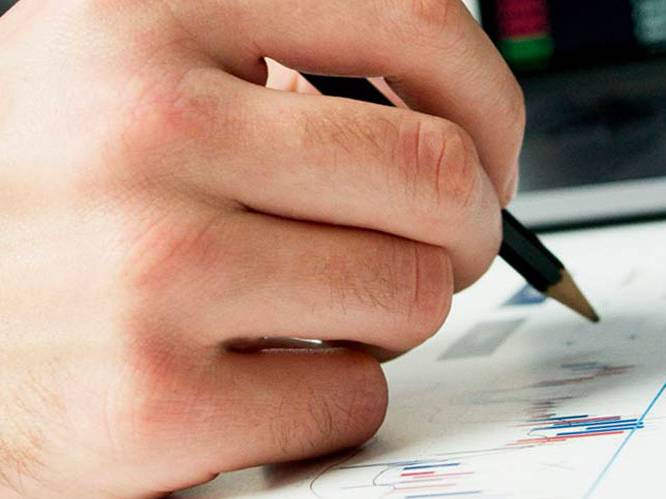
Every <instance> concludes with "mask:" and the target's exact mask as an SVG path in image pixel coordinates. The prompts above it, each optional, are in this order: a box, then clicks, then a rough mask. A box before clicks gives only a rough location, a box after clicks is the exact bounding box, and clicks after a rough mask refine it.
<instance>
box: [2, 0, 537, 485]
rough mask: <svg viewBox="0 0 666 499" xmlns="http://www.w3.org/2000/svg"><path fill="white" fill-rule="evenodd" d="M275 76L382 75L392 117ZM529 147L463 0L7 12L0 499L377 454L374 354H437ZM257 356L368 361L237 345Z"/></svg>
mask: <svg viewBox="0 0 666 499" xmlns="http://www.w3.org/2000/svg"><path fill="white" fill-rule="evenodd" d="M368 26H371V27H372V29H368ZM264 58H271V59H273V60H275V61H278V62H279V63H281V64H283V65H285V66H288V67H290V68H293V69H296V70H300V71H310V72H318V73H327V74H338V75H356V76H367V77H384V78H385V80H382V82H384V81H385V82H386V83H384V85H385V87H386V86H387V87H389V88H390V89H391V90H392V91H394V92H395V94H394V95H397V96H399V97H396V98H399V100H400V101H402V102H403V104H404V106H403V108H401V109H389V108H384V107H379V106H374V105H369V104H364V103H359V102H353V101H347V100H342V99H335V98H328V97H323V96H319V95H313V94H311V92H312V89H308V88H307V86H305V85H304V84H303V82H300V83H299V82H298V81H297V80H296V79H295V77H294V73H289V72H287V71H286V70H285V69H284V68H282V67H281V66H279V65H277V64H274V65H273V66H272V67H273V69H274V71H272V75H271V78H272V86H274V87H278V88H279V89H281V90H278V89H275V88H274V89H269V88H266V87H265V84H266V79H267V74H268V72H267V66H266V63H265V62H264ZM285 89H292V90H302V91H305V92H301V93H298V92H287V91H284V90H285ZM406 106H409V109H408V108H407V107H406ZM523 128H524V109H523V101H522V95H521V92H520V89H519V87H518V85H517V83H516V82H515V80H514V79H513V77H512V76H511V74H510V72H509V71H508V69H507V68H506V66H505V65H504V63H503V62H502V60H501V58H500V56H499V55H498V54H497V53H496V51H495V49H494V48H493V46H492V44H491V43H490V42H489V40H488V39H487V38H486V37H485V35H484V34H483V33H482V31H481V30H480V28H479V27H478V26H477V25H476V23H475V22H474V21H473V19H472V18H471V16H470V15H469V14H468V13H467V11H466V10H465V9H464V7H463V6H462V4H461V3H459V2H458V1H457V0H418V1H417V0H363V1H360V2H359V0H328V1H326V2H321V1H319V0H279V1H278V0H253V1H252V2H249V1H242V0H198V1H196V2H195V1H185V0H140V1H137V0H68V1H62V0H21V1H20V2H19V3H18V4H17V6H16V7H14V8H13V9H12V10H10V11H9V13H8V14H6V15H5V16H3V17H2V18H0V150H1V151H2V154H0V185H1V186H2V195H1V196H0V229H1V230H0V254H1V255H2V258H0V282H1V283H2V286H0V415H2V416H1V417H0V496H1V497H3V498H15V497H21V498H23V497H30V498H32V497H35V498H37V497H38V498H51V497H54V498H56V497H57V498H61V497H70V498H78V497H81V498H90V497H96V498H116V497H123V498H144V497H158V496H161V495H165V494H167V493H168V492H169V491H174V490H178V489H181V488H184V487H187V486H190V485H194V484H198V483H202V482H205V481H207V480H210V479H211V478H213V477H214V476H215V475H216V474H218V473H221V472H224V471H228V470H235V469H239V468H243V467H248V466H252V465H257V464H263V463H274V462H282V461H290V460H296V459H302V458H307V457H311V456H315V455H319V454H324V453H327V452H330V451H334V450H337V449H341V448H346V447H350V446H355V445H358V444H360V443H362V442H364V441H366V440H367V439H368V438H370V437H371V436H372V435H373V434H374V433H375V432H376V431H377V429H378V427H379V426H380V424H381V422H382V420H383V417H384V413H385V411H386V406H387V386H386V382H385V379H384V376H383V374H382V370H381V367H380V364H379V362H378V361H377V359H376V358H375V357H373V356H372V355H370V354H368V353H367V352H368V351H372V352H383V355H385V356H386V357H390V356H393V355H398V354H400V353H403V352H405V351H408V350H409V349H411V348H413V347H415V346H417V345H419V344H420V343H422V342H423V341H425V340H426V339H427V338H429V337H430V336H431V335H432V334H433V333H434V332H435V331H437V330H438V329H439V327H440V326H441V324H442V322H443V321H444V319H445V317H446V315H447V313H448V311H449V307H450V303H451V296H452V293H453V292H454V291H455V290H459V289H462V288H464V287H466V286H468V285H470V284H471V283H472V282H474V281H475V280H476V279H478V278H479V277H480V276H481V275H482V274H483V273H484V272H485V270H486V269H487V268H488V266H489V265H490V263H491V261H492V260H493V258H494V256H495V255H496V252H497V249H498V246H499V243H500V207H501V206H503V205H506V204H507V203H508V202H509V200H510V199H511V197H512V195H513V192H514V190H515V185H516V181H517V157H518V153H519V149H520V144H521V140H522V135H523ZM258 337H271V338H281V337H298V338H314V339H322V340H331V341H334V342H342V343H333V344H335V345H367V346H368V347H367V348H330V349H325V350H297V349H270V350H262V351H252V352H249V353H248V352H245V353H239V352H238V351H235V350H233V349H230V348H227V347H228V346H229V345H231V344H233V342H234V341H235V340H237V339H248V338H250V339H251V338H258Z"/></svg>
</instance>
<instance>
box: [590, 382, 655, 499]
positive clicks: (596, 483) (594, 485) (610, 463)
mask: <svg viewBox="0 0 666 499" xmlns="http://www.w3.org/2000/svg"><path fill="white" fill-rule="evenodd" d="M665 390H666V383H664V384H663V385H661V388H660V389H659V391H658V392H657V394H656V395H655V396H654V397H653V399H652V400H651V401H650V403H649V404H648V406H647V407H646V408H645V411H643V414H641V417H640V418H638V422H637V425H638V424H639V423H643V420H644V419H645V418H646V417H647V415H648V414H649V413H650V411H651V410H652V408H653V407H654V405H655V404H656V403H657V400H659V397H661V395H662V394H663V393H664V391H665ZM634 433H636V428H634V429H632V430H631V431H630V432H629V433H628V434H627V436H626V438H625V439H624V440H623V441H622V443H621V444H620V446H619V447H618V448H617V449H616V451H615V452H614V453H613V455H612V456H611V458H610V460H609V461H608V463H606V466H604V469H603V470H601V473H599V476H598V477H597V478H596V480H594V482H593V483H592V485H591V486H590V488H589V489H588V491H587V492H586V493H585V495H584V496H583V499H589V498H590V497H592V494H594V492H595V491H596V490H597V487H599V484H600V483H601V480H603V479H604V477H605V476H606V474H607V473H608V470H609V469H610V468H611V466H613V463H615V461H616V460H617V458H618V456H619V455H620V453H621V452H622V449H624V448H625V446H626V445H627V442H629V440H630V439H631V437H633V436H634Z"/></svg>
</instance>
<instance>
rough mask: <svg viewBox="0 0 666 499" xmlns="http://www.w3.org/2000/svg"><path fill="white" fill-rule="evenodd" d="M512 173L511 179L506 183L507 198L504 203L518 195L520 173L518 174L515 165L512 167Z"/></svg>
mask: <svg viewBox="0 0 666 499" xmlns="http://www.w3.org/2000/svg"><path fill="white" fill-rule="evenodd" d="M514 171H515V172H516V173H514V175H513V176H512V177H511V180H509V183H508V184H507V189H506V191H505V192H506V193H507V194H508V198H507V199H506V204H509V203H510V202H511V201H513V200H514V199H516V196H517V195H518V188H519V186H520V175H519V174H518V171H519V168H518V167H516V168H514Z"/></svg>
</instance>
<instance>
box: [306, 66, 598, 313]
mask: <svg viewBox="0 0 666 499" xmlns="http://www.w3.org/2000/svg"><path fill="white" fill-rule="evenodd" d="M303 76H304V78H305V79H306V80H308V81H309V82H310V83H311V84H312V85H313V86H314V87H315V88H317V89H318V90H319V91H320V92H321V93H322V94H324V95H329V96H334V97H344V98H348V99H355V100H360V101H365V102H370V103H373V104H381V105H385V106H393V103H392V102H391V101H390V100H389V99H388V98H387V97H386V96H385V95H384V94H382V93H381V92H380V91H379V90H378V89H377V88H376V87H375V86H374V85H373V84H372V83H370V82H369V81H368V80H367V79H365V78H348V77H331V76H319V75H303ZM502 227H503V240H502V246H501V249H500V253H499V254H500V256H501V257H502V258H503V259H504V260H505V261H506V262H507V263H508V264H509V265H510V266H511V267H513V268H514V269H515V270H516V271H517V272H518V273H519V274H520V275H522V276H523V277H524V278H525V280H527V282H528V283H530V285H532V287H534V288H535V289H537V290H538V291H540V292H541V293H543V294H545V295H546V296H549V297H551V298H553V299H555V300H557V301H558V302H560V303H562V304H563V305H565V306H566V307H568V308H570V309H572V310H574V311H575V312H578V313H579V314H580V315H582V316H583V317H585V318H587V319H589V320H590V321H592V322H599V316H598V315H597V313H596V312H595V311H594V309H593V308H592V305H590V302H589V301H588V300H587V298H585V295H583V293H582V292H581V291H580V289H579V288H578V286H577V285H576V283H575V281H574V280H573V278H572V276H571V274H570V273H569V272H568V271H567V270H566V268H565V267H564V265H563V264H562V262H560V260H559V259H558V258H557V257H556V256H555V255H554V254H553V253H552V252H551V251H550V250H549V249H548V248H546V246H544V245H543V243H541V241H540V240H539V238H538V237H537V235H536V234H535V233H534V232H532V231H530V230H528V229H527V228H526V227H524V226H523V225H522V224H521V223H520V222H519V221H518V220H517V219H516V218H515V217H514V216H513V215H511V213H509V212H508V211H507V210H503V211H502Z"/></svg>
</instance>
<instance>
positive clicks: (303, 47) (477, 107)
mask: <svg viewBox="0 0 666 499" xmlns="http://www.w3.org/2000/svg"><path fill="white" fill-rule="evenodd" d="M170 3H171V4H172V6H173V10H174V12H175V13H176V15H177V17H179V19H181V21H182V23H183V24H184V25H186V26H187V27H189V29H190V31H191V32H192V33H195V36H197V38H198V40H199V42H200V43H201V44H202V46H204V47H206V50H208V51H209V52H211V53H214V54H217V55H219V57H220V58H221V59H223V60H224V61H225V63H226V67H228V68H230V69H231V70H232V71H234V72H235V73H236V74H238V75H243V74H247V72H248V70H247V68H248V67H252V66H256V65H257V64H258V61H260V60H261V58H262V57H264V56H265V57H271V58H273V59H275V60H277V61H279V62H281V63H284V64H286V65H287V66H289V67H292V68H294V69H298V70H303V71H309V72H314V73H325V74H340V75H355V76H386V77H387V81H388V82H389V83H390V84H391V85H392V86H393V88H394V89H396V90H397V91H398V93H399V94H400V96H401V97H402V98H403V99H404V100H405V101H406V102H407V103H408V104H409V105H410V106H412V107H413V108H414V109H417V110H420V111H424V112H427V113H430V114H434V115H439V116H443V117H446V118H447V119H449V120H451V121H453V122H456V123H458V124H459V125H460V126H462V127H463V128H464V129H465V130H467V131H468V132H469V133H470V134H471V136H472V137H473V139H474V141H475V142H476V144H477V146H478V150H479V153H480V157H481V160H482V163H483V165H484V166H485V168H486V169H487V171H488V175H489V177H490V179H491V180H492V182H493V184H494V186H495V188H496V190H497V192H498V193H499V195H500V199H501V201H502V202H503V203H504V204H506V202H508V200H509V198H510V197H511V195H512V191H513V185H514V183H515V177H516V175H517V160H518V153H519V149H520V145H521V142H522V136H523V128H524V120H525V113H524V105H523V97H522V93H521V90H520V88H519V86H518V84H517V82H516V81H515V79H514V78H513V76H512V74H511V72H510V71H509V69H508V68H507V66H506V64H505V63H504V61H503V60H502V58H501V57H500V55H499V53H498V52H497V51H496V50H495V48H494V47H493V45H492V43H491V42H490V40H489V39H488V38H487V37H486V35H485V34H484V33H483V31H482V29H481V28H480V27H479V25H478V24H477V23H476V21H475V20H474V19H473V17H472V16H471V15H470V14H469V12H468V11H467V9H466V8H465V7H464V5H463V4H462V2H460V0H419V1H401V2H396V1H393V0H370V1H364V2H358V1H354V0H333V1H328V2H320V1H318V0H306V1H303V0H288V1H285V2H277V3H276V2H274V1H272V0H257V1H256V2H252V8H251V9H250V8H248V7H247V6H246V5H245V4H244V3H242V2H224V3H223V4H222V3H220V2H217V1H214V0H206V1H204V2H183V1H181V0H171V1H170ZM230 26H233V29H234V32H237V33H240V34H241V35H242V36H239V37H237V39H236V40H235V41H234V37H229V29H230Z"/></svg>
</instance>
